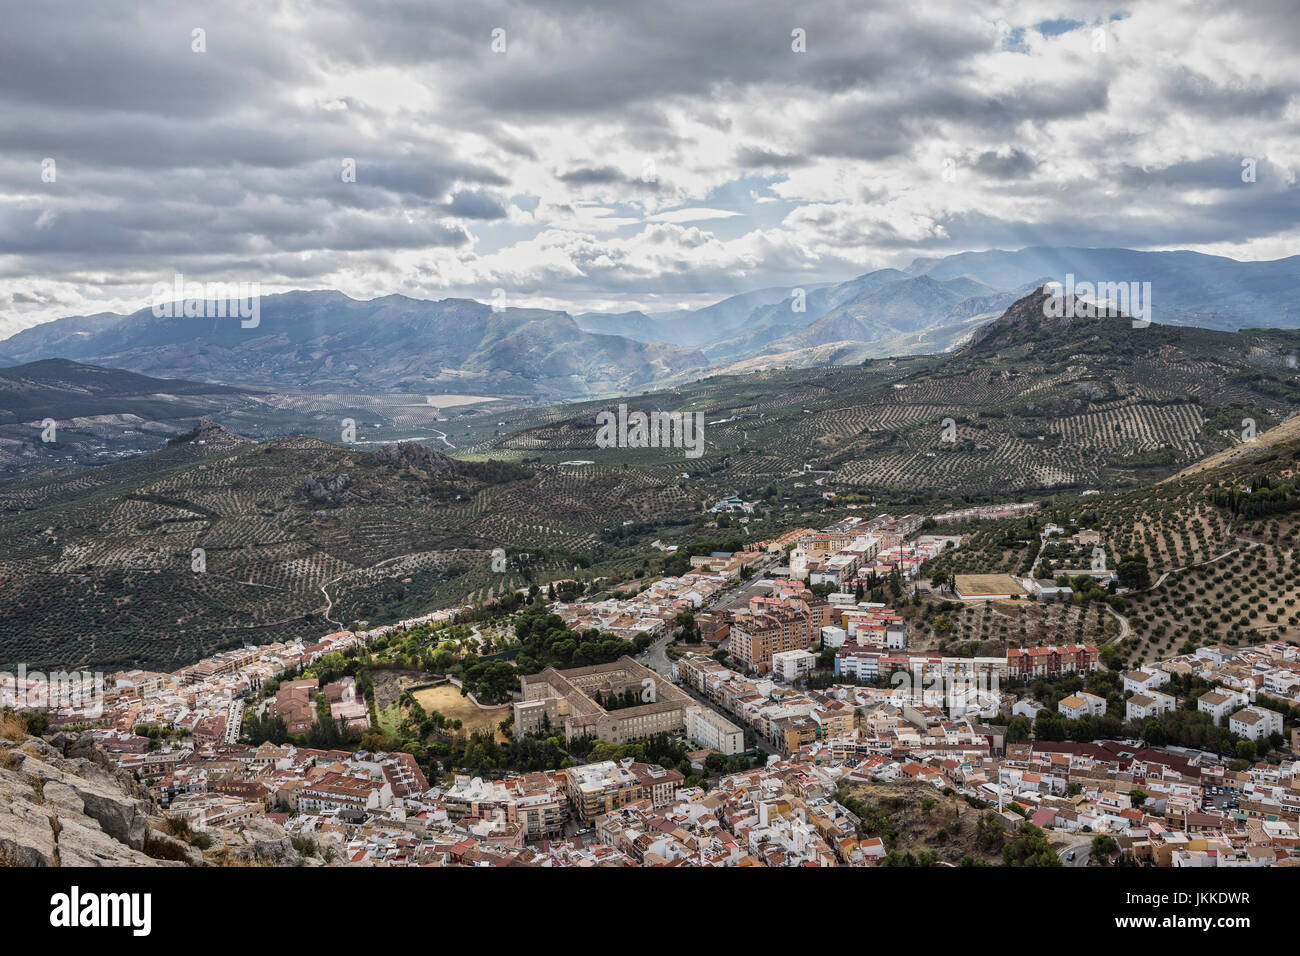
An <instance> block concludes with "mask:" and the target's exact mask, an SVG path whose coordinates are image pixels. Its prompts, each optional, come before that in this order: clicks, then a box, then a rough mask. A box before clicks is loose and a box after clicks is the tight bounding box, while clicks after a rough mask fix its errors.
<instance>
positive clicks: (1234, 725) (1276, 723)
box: [1228, 707, 1282, 740]
mask: <svg viewBox="0 0 1300 956" xmlns="http://www.w3.org/2000/svg"><path fill="white" fill-rule="evenodd" d="M1228 729H1229V730H1230V731H1232V732H1233V733H1234V734H1236V735H1237V736H1239V737H1245V738H1246V739H1247V740H1261V739H1262V738H1264V737H1267V736H1269V735H1270V734H1280V733H1281V732H1282V715H1281V714H1279V713H1278V712H1277V711H1275V710H1269V709H1268V708H1266V707H1245V708H1243V709H1241V710H1239V711H1237V712H1236V713H1235V714H1233V715H1232V716H1231V717H1229V718H1228Z"/></svg>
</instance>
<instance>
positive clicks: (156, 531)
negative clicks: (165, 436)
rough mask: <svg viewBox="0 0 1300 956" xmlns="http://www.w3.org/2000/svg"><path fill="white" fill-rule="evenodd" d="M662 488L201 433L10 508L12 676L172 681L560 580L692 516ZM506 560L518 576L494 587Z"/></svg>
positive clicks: (683, 499)
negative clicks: (141, 672)
mask: <svg viewBox="0 0 1300 956" xmlns="http://www.w3.org/2000/svg"><path fill="white" fill-rule="evenodd" d="M666 478H667V476H666V475H664V476H662V479H661V480H654V479H652V478H651V477H650V476H649V475H647V474H646V473H644V472H640V471H636V472H633V471H624V470H623V469H619V468H615V467H599V468H584V469H572V468H562V467H557V466H543V467H537V468H534V467H520V466H516V465H502V464H496V463H491V462H458V461H454V460H452V459H450V458H447V457H445V456H443V455H441V454H439V453H438V452H435V451H432V450H430V449H429V448H427V447H425V446H421V445H414V444H403V445H395V446H386V447H380V448H377V449H375V450H371V451H366V450H358V449H355V448H346V447H340V446H337V445H331V444H329V443H326V442H322V441H319V440H317V439H312V438H301V437H296V438H284V439H277V440H275V441H270V442H260V443H259V442H250V441H247V440H244V439H241V438H240V437H239V436H235V435H232V434H230V433H229V432H227V431H226V430H224V429H222V428H220V427H219V426H215V425H212V424H210V423H209V424H205V425H202V426H201V427H200V428H198V429H195V430H194V431H193V432H192V433H191V434H188V435H187V436H185V437H184V438H183V439H182V440H180V441H177V442H175V443H173V444H170V445H169V446H168V447H166V448H165V449H163V450H162V451H159V452H156V453H154V454H151V455H146V456H142V457H140V458H135V459H132V460H130V461H125V462H120V463H118V464H113V465H108V466H105V467H103V468H98V469H93V470H90V471H86V472H82V473H80V474H78V475H75V476H72V477H68V478H62V479H58V480H54V481H46V482H38V483H33V484H27V485H20V486H10V487H7V488H5V489H3V490H0V661H3V662H5V664H10V663H16V662H19V661H24V662H26V663H27V665H28V666H29V667H37V666H43V667H51V666H60V667H69V668H71V667H73V666H76V665H80V664H86V663H94V664H95V665H97V666H99V667H102V668H104V669H113V668H115V667H126V666H146V667H155V668H166V669H174V668H175V667H177V666H179V665H180V664H183V663H186V662H188V661H191V660H194V659H196V658H198V657H200V656H203V655H204V654H207V653H211V652H212V651H214V650H216V649H218V648H225V647H231V646H239V645H242V644H244V643H258V642H262V643H264V642H267V641H272V640H280V639H285V638H293V637H313V636H318V635H320V634H321V633H323V632H325V631H328V630H329V629H331V628H335V627H340V626H343V625H346V624H349V623H351V622H353V621H356V620H358V619H367V620H371V621H373V622H375V623H380V622H382V621H386V620H392V619H395V618H397V617H400V616H412V615H414V614H417V613H424V612H426V611H428V610H430V609H432V608H434V607H438V606H442V605H444V604H448V603H452V602H453V601H455V600H459V599H461V598H463V597H465V596H466V595H469V594H477V595H478V596H479V597H480V598H482V597H486V596H488V595H489V594H491V593H500V591H501V590H502V589H504V588H506V587H509V586H514V587H517V586H520V585H521V584H523V583H525V581H526V579H527V576H528V575H529V574H531V573H533V572H534V571H535V572H539V573H542V572H546V571H548V570H549V572H550V573H551V576H553V577H562V576H564V572H565V571H568V570H571V569H572V568H573V566H574V565H576V564H578V563H579V562H588V563H589V562H590V561H591V560H593V558H594V557H597V556H599V555H601V554H602V553H605V552H606V550H607V546H606V544H604V543H603V542H604V539H603V529H604V530H608V529H609V528H610V527H611V526H612V527H614V528H618V527H619V526H620V524H621V522H622V521H628V522H631V521H634V520H638V521H647V520H657V519H668V518H670V517H671V518H674V519H676V518H679V516H681V515H685V514H689V513H690V512H691V511H693V510H694V508H695V504H694V501H693V498H692V496H691V495H690V494H688V493H687V491H686V490H685V489H684V488H682V487H679V486H678V485H677V484H668V482H667V481H666ZM611 547H612V546H611ZM495 548H503V549H506V550H507V552H508V554H509V555H510V567H509V568H508V571H507V573H493V571H492V570H491V552H492V551H493V549H495ZM196 549H198V550H196ZM519 552H526V553H528V554H529V555H530V558H528V559H519V558H518V553H519Z"/></svg>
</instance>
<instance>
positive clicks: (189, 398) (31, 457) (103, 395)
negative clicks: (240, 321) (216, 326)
mask: <svg viewBox="0 0 1300 956" xmlns="http://www.w3.org/2000/svg"><path fill="white" fill-rule="evenodd" d="M257 403H258V398H257V396H256V395H255V394H253V393H251V392H248V391H246V390H244V389H239V388H232V387H230V386H226V385H212V384H208V383H205V382H190V381H183V380H178V379H161V378H151V377H149V376H146V375H138V374H136V373H134V372H127V371H123V370H121V369H112V368H101V367H99V366H94V365H83V364H80V363H78V362H70V361H67V360H65V359H44V360H41V361H38V362H31V363H28V364H26V365H18V366H14V367H12V368H0V482H3V481H5V480H7V479H12V478H15V477H26V478H29V479H30V478H33V477H37V476H39V475H41V474H42V473H44V474H47V475H53V474H57V473H61V472H70V471H73V470H76V469H77V468H79V467H81V466H84V465H88V464H102V463H104V461H106V460H112V459H115V458H124V457H128V456H131V455H136V454H140V453H142V452H144V451H150V450H154V449H156V448H158V447H161V445H162V444H163V442H165V441H166V440H167V439H168V438H170V437H174V436H175V435H178V434H180V433H181V432H183V431H184V430H185V429H186V428H188V427H189V426H190V424H191V422H192V421H193V420H194V419H195V418H199V417H204V416H210V415H215V414H221V413H225V412H229V411H232V410H235V409H250V408H252V407H253V406H255V405H256V404H257ZM47 420H53V421H54V422H55V427H54V430H53V432H52V433H50V434H49V440H48V441H47V440H46V438H45V434H46V432H47V430H46V428H45V423H46V422H47Z"/></svg>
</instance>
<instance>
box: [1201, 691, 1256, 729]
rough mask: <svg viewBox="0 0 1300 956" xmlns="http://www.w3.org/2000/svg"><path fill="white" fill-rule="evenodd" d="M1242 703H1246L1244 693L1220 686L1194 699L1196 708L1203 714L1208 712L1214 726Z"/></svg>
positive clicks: (1220, 722)
mask: <svg viewBox="0 0 1300 956" xmlns="http://www.w3.org/2000/svg"><path fill="white" fill-rule="evenodd" d="M1244 703H1246V697H1245V695H1244V694H1239V693H1237V692H1236V691H1232V690H1225V689H1224V688H1222V687H1220V688H1217V689H1215V690H1212V691H1207V692H1206V693H1204V694H1202V695H1201V696H1200V697H1199V698H1198V699H1197V701H1196V709H1197V710H1199V711H1200V712H1201V713H1203V714H1209V715H1210V716H1211V717H1212V718H1213V719H1214V723H1215V726H1218V725H1220V724H1222V723H1223V722H1224V720H1225V719H1227V717H1228V715H1229V714H1231V713H1232V712H1233V711H1234V710H1236V709H1237V708H1238V707H1240V706H1241V705H1242V704H1244Z"/></svg>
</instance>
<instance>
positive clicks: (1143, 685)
mask: <svg viewBox="0 0 1300 956" xmlns="http://www.w3.org/2000/svg"><path fill="white" fill-rule="evenodd" d="M1170 680H1171V675H1170V674H1169V672H1168V671H1127V672H1125V674H1124V693H1126V694H1143V693H1146V692H1147V691H1153V690H1155V689H1156V688H1157V687H1164V686H1165V685H1166V684H1168V683H1169V681H1170Z"/></svg>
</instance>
